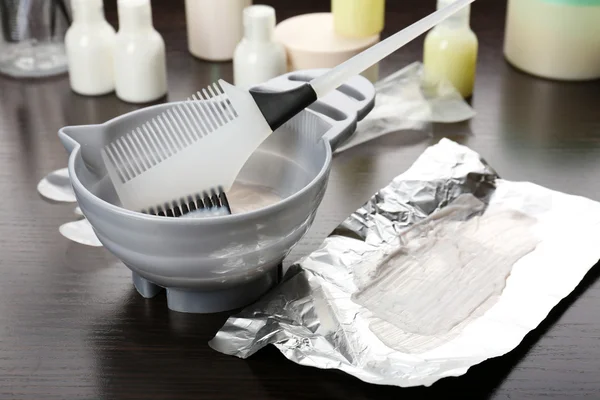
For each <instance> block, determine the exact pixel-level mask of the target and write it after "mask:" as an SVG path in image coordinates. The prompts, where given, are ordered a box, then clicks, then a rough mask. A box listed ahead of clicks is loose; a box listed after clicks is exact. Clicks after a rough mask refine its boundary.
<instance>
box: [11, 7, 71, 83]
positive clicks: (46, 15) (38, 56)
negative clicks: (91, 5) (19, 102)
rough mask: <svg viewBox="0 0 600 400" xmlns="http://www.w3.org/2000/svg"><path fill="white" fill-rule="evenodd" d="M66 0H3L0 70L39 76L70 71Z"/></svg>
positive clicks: (25, 75) (68, 14)
mask: <svg viewBox="0 0 600 400" xmlns="http://www.w3.org/2000/svg"><path fill="white" fill-rule="evenodd" d="M67 3H68V1H66V0H55V1H41V0H36V1H6V0H2V1H0V28H1V29H0V31H1V34H0V35H1V37H0V72H1V73H3V74H5V75H9V76H12V77H15V78H38V77H46V76H53V75H59V74H63V73H65V72H67V56H66V53H65V44H64V36H65V33H66V31H67V29H68V28H69V25H70V24H71V16H70V10H69V8H68V5H67Z"/></svg>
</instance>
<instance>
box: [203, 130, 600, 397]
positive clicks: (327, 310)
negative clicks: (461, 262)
mask: <svg viewBox="0 0 600 400" xmlns="http://www.w3.org/2000/svg"><path fill="white" fill-rule="evenodd" d="M462 195H472V196H474V197H475V198H477V199H478V200H480V201H481V202H483V203H484V204H485V205H486V207H500V206H501V207H508V208H510V209H513V210H517V211H520V212H521V213H524V214H526V215H528V216H532V217H534V218H536V220H537V221H538V223H537V226H536V229H535V233H536V236H537V237H538V239H539V244H538V246H537V247H536V248H535V250H534V251H533V252H532V253H531V254H528V255H527V256H526V257H524V258H523V259H521V260H519V261H518V262H517V264H515V266H514V269H513V273H512V274H511V276H510V277H509V279H508V280H507V284H506V287H505V289H504V290H503V292H502V294H501V295H500V298H499V300H498V302H497V303H496V304H495V305H494V306H493V307H492V308H491V309H489V310H488V311H486V312H485V314H483V315H482V316H480V317H478V318H476V319H475V320H474V321H471V322H469V324H468V326H467V327H466V328H465V329H463V330H462V331H461V332H460V333H458V334H457V335H455V336H456V337H454V338H453V339H451V340H449V341H448V342H447V343H443V344H441V345H439V346H437V347H435V348H433V349H430V350H427V351H425V352H422V353H411V352H401V351H398V350H396V349H394V348H391V347H388V346H387V345H385V344H384V343H383V342H382V341H381V340H380V339H379V338H378V337H377V336H376V335H375V334H374V333H373V332H372V331H371V330H370V328H369V324H370V322H371V320H370V319H369V317H368V312H366V313H365V312H364V311H365V310H364V309H362V307H361V306H360V305H358V304H356V303H355V302H353V301H352V299H351V296H352V294H353V293H355V292H356V290H357V288H356V284H355V280H354V276H353V275H354V272H355V271H354V270H353V268H354V266H355V265H357V263H359V262H360V261H361V259H363V258H364V257H365V255H366V254H368V253H372V252H373V251H375V250H377V249H378V248H380V247H381V246H384V245H387V244H389V243H392V242H393V241H394V240H396V238H397V237H398V235H399V234H400V233H401V232H403V231H405V230H406V229H407V228H409V227H411V226H413V225H414V224H415V223H418V222H420V221H423V220H424V219H426V218H427V217H428V216H430V215H431V214H432V213H434V212H436V211H439V210H443V209H444V208H445V207H447V206H448V205H450V204H451V203H452V202H453V201H454V200H456V199H457V198H459V197H460V196H462ZM598 237H600V203H597V202H594V201H592V200H589V199H585V198H582V197H577V196H571V195H567V194H563V193H560V192H556V191H552V190H549V189H546V188H543V187H540V186H537V185H534V184H532V183H527V182H510V181H505V180H503V179H501V178H500V177H499V176H498V174H497V173H496V172H495V171H494V170H493V169H492V167H490V166H489V165H488V164H487V163H486V162H485V160H484V159H483V158H482V157H481V156H480V155H479V154H477V153H476V152H474V151H472V150H470V149H468V148H467V147H465V146H462V145H459V144H457V143H455V142H452V141H450V140H448V139H442V140H441V141H440V142H439V143H438V144H436V145H434V146H431V147H429V148H428V149H427V150H426V151H425V152H424V153H423V154H422V155H421V157H419V159H418V160H417V161H416V162H415V163H414V164H413V166H412V167H411V168H410V169H409V170H407V171H406V172H405V173H403V174H401V175H400V176H398V177H396V178H395V179H394V180H393V181H392V182H391V183H390V184H389V185H388V186H386V187H384V188H382V189H381V190H380V191H378V192H377V193H375V194H374V195H373V196H372V198H371V199H370V200H369V201H368V202H367V203H366V204H364V205H363V206H362V207H361V208H359V209H358V210H356V211H355V212H354V213H352V215H350V216H349V217H348V218H347V219H346V220H345V221H344V222H343V223H341V224H340V226H339V227H338V228H337V229H336V230H335V231H334V232H333V233H332V235H331V236H330V237H328V238H327V239H326V240H325V241H324V242H323V244H322V246H321V247H320V248H319V249H318V250H316V251H314V252H313V253H312V254H310V255H309V256H307V257H305V258H304V259H302V260H300V261H299V262H297V263H296V264H294V265H292V266H291V267H290V268H289V269H288V271H287V273H286V275H285V276H284V279H283V282H282V283H281V284H280V285H278V286H277V287H276V288H274V289H273V290H272V291H271V292H269V293H268V294H266V295H265V296H264V297H263V298H262V299H261V300H259V301H258V302H257V303H255V304H253V305H251V306H249V307H247V308H246V309H244V310H242V311H241V312H240V313H238V314H236V315H234V316H232V317H230V318H229V319H228V320H227V321H226V323H225V325H224V326H223V327H222V328H221V329H220V330H219V332H218V333H217V334H216V336H215V337H214V338H213V339H212V340H211V341H210V342H209V345H210V346H211V347H212V348H213V349H215V350H217V351H219V352H221V353H224V354H229V355H233V356H236V357H239V358H247V357H250V356H251V355H252V354H254V353H255V352H257V351H258V350H260V349H261V348H263V347H265V346H266V345H268V344H273V345H275V346H276V347H277V348H278V349H279V351H280V352H281V353H282V354H284V356H285V357H286V358H288V359H289V360H291V361H293V362H296V363H298V364H301V365H305V366H312V367H316V368H322V369H339V370H342V371H345V372H346V373H348V374H350V375H353V376H355V377H357V378H359V379H361V380H363V381H365V382H370V383H374V384H384V385H395V386H401V387H409V386H418V385H424V386H429V385H431V384H433V383H434V382H436V381H437V380H439V379H442V378H444V377H449V376H459V375H462V374H464V373H466V372H467V370H468V369H469V368H470V367H471V366H473V365H476V364H478V363H480V362H482V361H484V360H486V359H488V358H492V357H497V356H501V355H503V354H506V353H507V352H509V351H511V350H512V349H514V348H515V347H516V346H517V345H518V344H519V343H520V342H521V340H522V339H523V338H524V336H525V335H526V334H527V333H528V332H530V331H531V330H533V329H534V328H535V327H536V326H537V325H538V324H539V323H540V322H541V321H542V320H543V319H544V318H545V317H546V315H547V314H548V312H549V311H550V310H551V309H552V308H553V307H554V306H555V305H556V304H557V303H558V302H559V301H560V300H561V299H562V298H564V297H565V296H567V295H568V294H569V293H570V292H571V291H572V290H573V289H574V288H575V287H576V286H577V284H578V283H579V282H580V281H581V279H583V277H584V275H585V274H586V273H587V272H588V271H589V269H590V268H591V267H592V266H594V264H595V263H596V262H597V261H598V260H599V259H600V247H598V246H597V243H596V241H597V238H598ZM595 239H596V240H595ZM418 295H419V294H418V293H415V296H418Z"/></svg>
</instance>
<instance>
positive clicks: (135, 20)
mask: <svg viewBox="0 0 600 400" xmlns="http://www.w3.org/2000/svg"><path fill="white" fill-rule="evenodd" d="M117 11H118V14H119V29H122V28H124V29H127V30H129V29H136V28H144V27H148V26H152V7H151V5H150V0H118V1H117Z"/></svg>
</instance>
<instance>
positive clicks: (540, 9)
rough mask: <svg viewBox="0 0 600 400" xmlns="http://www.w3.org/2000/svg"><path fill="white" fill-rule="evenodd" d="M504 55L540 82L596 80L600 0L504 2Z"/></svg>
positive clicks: (598, 75)
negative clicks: (542, 79)
mask: <svg viewBox="0 0 600 400" xmlns="http://www.w3.org/2000/svg"><path fill="white" fill-rule="evenodd" d="M504 55H505V57H506V59H507V60H508V61H509V62H510V63H511V64H513V65H514V66H515V67H517V68H519V69H521V70H523V71H525V72H527V73H530V74H532V75H537V76H540V77H544V78H549V79H557V80H588V79H595V78H600V0H508V9H507V17H506V30H505V37H504Z"/></svg>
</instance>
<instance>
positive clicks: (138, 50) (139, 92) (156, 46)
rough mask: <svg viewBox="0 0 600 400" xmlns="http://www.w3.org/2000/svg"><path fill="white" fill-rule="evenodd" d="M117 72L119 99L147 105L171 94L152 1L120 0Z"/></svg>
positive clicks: (162, 43) (163, 50)
mask: <svg viewBox="0 0 600 400" xmlns="http://www.w3.org/2000/svg"><path fill="white" fill-rule="evenodd" d="M117 7H118V13H119V31H118V32H117V40H116V46H115V57H114V69H115V89H116V93H117V97H119V98H120V99H121V100H123V101H126V102H129V103H147V102H150V101H153V100H157V99H159V98H161V97H162V96H164V95H165V94H166V93H167V65H166V56H165V42H164V41H163V38H162V36H161V35H160V33H158V32H157V31H156V29H154V26H153V24H152V8H151V6H150V0H118V2H117Z"/></svg>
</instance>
